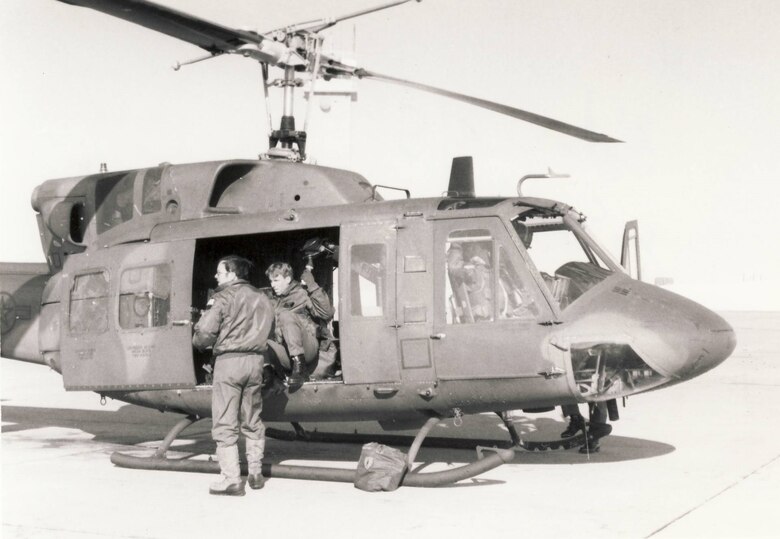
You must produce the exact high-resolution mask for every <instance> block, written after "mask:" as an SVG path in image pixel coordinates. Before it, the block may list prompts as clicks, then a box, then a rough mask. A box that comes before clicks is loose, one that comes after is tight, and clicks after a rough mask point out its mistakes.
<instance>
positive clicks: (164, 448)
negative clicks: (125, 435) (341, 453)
mask: <svg viewBox="0 0 780 539" xmlns="http://www.w3.org/2000/svg"><path fill="white" fill-rule="evenodd" d="M198 420H199V418H198V417H196V416H187V417H185V418H184V419H182V420H181V421H179V422H178V423H177V424H176V425H175V426H174V427H173V428H172V429H171V430H170V432H169V433H168V435H167V436H166V437H165V439H164V440H163V443H162V445H161V446H160V447H159V448H158V449H157V450H156V451H155V452H154V454H153V455H151V456H148V457H138V456H135V455H128V454H125V453H119V452H114V453H112V454H111V462H112V463H113V464H115V465H116V466H120V467H123V468H134V469H139V470H166V471H180V472H198V473H219V472H220V469H219V463H217V462H214V461H212V460H209V461H201V460H192V459H185V458H181V459H171V458H168V457H167V452H168V449H169V448H170V446H171V444H172V443H173V441H174V440H175V439H176V437H177V436H178V435H179V434H181V432H182V431H183V430H184V429H185V428H187V427H188V426H190V425H192V424H193V423H195V422H196V421H198ZM439 421H440V419H439V418H436V417H432V418H429V419H428V421H426V423H425V425H423V427H422V428H421V429H420V431H419V432H418V433H417V436H415V437H414V439H413V441H412V443H411V447H410V449H409V453H408V455H407V462H408V463H409V467H410V468H411V465H412V464H413V463H414V459H415V457H416V456H417V452H418V451H419V449H420V447H421V446H422V445H423V442H424V441H425V439H426V437H427V435H428V432H430V430H431V429H432V428H433V427H434V425H436V423H438V422H439ZM295 428H296V431H297V432H296V433H290V434H292V435H293V436H294V437H295V438H293V439H306V438H297V436H305V437H309V436H311V435H316V434H317V433H306V432H305V431H303V429H301V428H300V425H298V426H297V427H295ZM269 431H271V432H269ZM283 432H284V431H278V430H277V429H267V430H266V434H268V436H270V437H272V438H276V437H277V436H274V434H277V433H283ZM301 433H302V434H301ZM372 438H374V439H372V440H370V441H375V437H372ZM399 438H403V439H404V440H405V441H408V440H409V438H410V437H408V436H406V437H399ZM279 439H289V438H285V437H279ZM366 439H367V440H368V438H366ZM312 441H313V440H312ZM353 443H358V442H353ZM360 443H363V442H360ZM396 445H398V444H396ZM426 445H427V444H426ZM479 449H480V450H478V456H479V459H478V460H477V461H475V462H472V463H470V464H466V465H464V466H460V467H458V468H453V469H450V470H445V471H442V472H428V473H418V472H415V471H410V472H408V473H407V474H406V475H405V476H404V477H403V479H402V480H401V486H407V487H441V486H445V485H450V484H453V483H456V482H458V481H462V480H464V479H470V478H473V477H476V476H477V475H480V474H482V473H485V472H487V471H489V470H492V469H493V468H496V467H498V466H500V465H502V464H505V463H507V462H510V461H511V460H512V459H513V458H514V456H515V450H514V448H507V449H499V448H495V449H490V451H491V452H492V454H490V455H488V456H485V457H484V458H483V456H482V450H484V449H486V448H479ZM262 472H263V475H264V476H265V477H279V478H284V479H308V480H315V481H335V482H342V483H354V481H355V470H346V469H342V468H325V467H315V466H293V465H284V464H270V463H264V464H263V469H262ZM242 473H243V474H246V473H247V470H246V468H245V466H244V465H242Z"/></svg>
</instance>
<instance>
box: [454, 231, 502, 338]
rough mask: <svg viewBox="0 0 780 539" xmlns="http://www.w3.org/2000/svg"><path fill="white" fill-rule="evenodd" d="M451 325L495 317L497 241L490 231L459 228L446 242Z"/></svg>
mask: <svg viewBox="0 0 780 539" xmlns="http://www.w3.org/2000/svg"><path fill="white" fill-rule="evenodd" d="M445 249H446V255H447V256H446V264H447V271H446V275H447V283H446V286H447V297H448V301H449V308H448V309H447V323H448V324H466V323H474V322H489V321H491V320H494V319H495V312H494V311H495V309H494V299H495V288H496V287H495V279H494V272H493V271H492V269H493V264H492V262H493V251H494V240H493V237H492V236H491V234H490V231H489V230H481V229H474V230H456V231H454V232H452V233H450V235H449V237H448V238H447V242H446V244H445Z"/></svg>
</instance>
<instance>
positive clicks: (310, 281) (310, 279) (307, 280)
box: [301, 269, 319, 290]
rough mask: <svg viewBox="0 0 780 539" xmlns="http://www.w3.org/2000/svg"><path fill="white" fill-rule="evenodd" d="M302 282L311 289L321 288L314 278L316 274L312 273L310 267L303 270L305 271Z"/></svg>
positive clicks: (302, 274)
mask: <svg viewBox="0 0 780 539" xmlns="http://www.w3.org/2000/svg"><path fill="white" fill-rule="evenodd" d="M301 283H303V286H305V287H306V288H308V289H309V290H316V289H317V288H319V287H318V286H317V281H315V280H314V275H312V274H311V270H308V269H306V270H303V273H301Z"/></svg>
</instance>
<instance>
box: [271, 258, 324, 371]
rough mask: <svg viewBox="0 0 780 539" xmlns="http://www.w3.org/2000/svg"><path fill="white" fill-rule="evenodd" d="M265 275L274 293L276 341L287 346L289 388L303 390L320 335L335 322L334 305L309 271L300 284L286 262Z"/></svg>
mask: <svg viewBox="0 0 780 539" xmlns="http://www.w3.org/2000/svg"><path fill="white" fill-rule="evenodd" d="M265 274H266V275H267V276H268V279H270V281H271V288H272V289H273V291H274V298H273V301H274V311H275V313H276V341H277V342H279V343H281V344H284V347H285V348H286V349H287V354H288V356H289V357H290V369H291V372H290V375H289V377H288V378H287V384H288V385H289V386H290V387H295V386H300V385H301V384H303V382H304V380H305V369H306V364H307V363H311V362H312V361H314V360H315V359H316V358H317V354H318V352H319V341H318V339H317V332H318V330H319V331H323V330H322V329H321V328H322V327H324V326H325V325H326V324H327V323H328V322H329V321H330V319H331V318H333V314H334V311H333V305H332V304H331V302H330V298H329V297H328V294H326V293H325V291H324V290H323V289H322V288H320V286H319V285H318V284H317V282H316V281H315V280H314V276H313V275H312V273H311V270H310V269H309V268H308V267H307V268H306V270H305V271H304V272H303V273H302V274H301V281H300V282H298V281H295V280H294V279H293V278H292V277H293V272H292V267H291V266H290V265H289V264H287V263H286V262H277V263H274V264H271V265H270V266H269V267H268V270H267V271H266V272H265Z"/></svg>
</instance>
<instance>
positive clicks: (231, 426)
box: [192, 255, 274, 496]
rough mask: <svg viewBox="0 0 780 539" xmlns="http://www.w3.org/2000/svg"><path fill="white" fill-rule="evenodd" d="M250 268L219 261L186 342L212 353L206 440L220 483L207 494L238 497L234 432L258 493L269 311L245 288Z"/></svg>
mask: <svg viewBox="0 0 780 539" xmlns="http://www.w3.org/2000/svg"><path fill="white" fill-rule="evenodd" d="M251 268H252V263H251V262H250V261H249V260H247V259H245V258H241V257H239V256H235V255H230V256H226V257H224V258H222V259H221V260H220V261H219V263H218V264H217V274H216V275H215V277H216V279H217V284H218V285H219V286H218V287H217V289H216V290H215V292H214V294H213V295H212V296H211V299H210V300H209V302H208V308H207V309H206V311H205V312H204V313H203V316H202V317H201V318H200V320H199V321H198V323H197V324H195V331H194V334H193V336H192V344H193V345H194V346H195V348H197V349H198V350H205V349H207V348H212V350H213V353H214V357H215V361H214V382H213V386H212V392H211V417H212V422H213V426H212V429H211V436H212V437H213V438H214V441H215V442H216V443H217V458H218V459H219V467H220V470H221V473H222V480H221V481H220V482H217V483H212V484H211V486H210V488H209V492H210V493H211V494H223V495H230V496H243V495H244V483H243V481H242V480H241V467H240V464H239V454H238V437H239V430H240V431H241V432H243V433H244V436H245V437H246V459H247V465H248V467H249V476H248V482H249V486H250V487H251V488H253V489H259V488H262V487H263V485H264V484H265V478H264V477H263V474H262V460H263V454H264V451H265V426H264V425H263V423H262V421H261V420H260V412H261V411H262V409H263V400H262V395H261V390H262V385H263V366H264V364H265V360H266V356H267V351H268V339H269V337H270V336H271V333H272V332H273V322H274V310H273V306H272V305H271V301H270V300H269V299H268V296H267V295H266V294H264V293H262V292H260V291H259V290H257V289H256V288H255V287H254V286H252V285H251V284H249V282H247V280H246V279H247V277H248V275H249V272H250V270H251Z"/></svg>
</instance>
